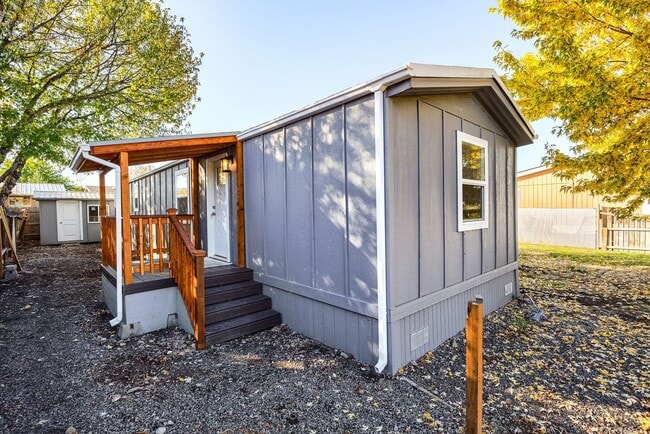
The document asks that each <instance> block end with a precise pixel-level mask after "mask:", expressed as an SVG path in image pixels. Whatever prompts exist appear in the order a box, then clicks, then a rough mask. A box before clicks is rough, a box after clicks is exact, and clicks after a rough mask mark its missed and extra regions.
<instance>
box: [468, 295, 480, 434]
mask: <svg viewBox="0 0 650 434" xmlns="http://www.w3.org/2000/svg"><path fill="white" fill-rule="evenodd" d="M465 330H466V350H465V360H466V370H465V374H466V380H465V381H466V393H467V398H466V408H467V410H466V413H465V416H466V417H465V425H466V426H465V432H466V433H467V434H480V433H481V432H482V427H483V297H481V296H476V301H470V302H469V303H467V325H466V329H465Z"/></svg>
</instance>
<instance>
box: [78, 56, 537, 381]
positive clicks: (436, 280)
mask: <svg viewBox="0 0 650 434" xmlns="http://www.w3.org/2000/svg"><path fill="white" fill-rule="evenodd" d="M533 137H534V132H533V130H532V128H531V127H530V125H529V124H528V123H527V122H526V120H525V119H524V117H523V116H522V114H521V112H520V111H519V109H518V108H517V107H516V105H515V103H514V102H513V100H512V98H511V97H510V96H509V95H508V93H507V91H506V89H505V87H504V85H503V83H502V82H501V80H500V79H499V77H498V76H497V74H496V73H495V72H494V71H493V70H491V69H482V68H463V67H448V66H435V65H421V64H410V65H407V66H405V67H403V68H401V69H399V70H396V71H393V72H391V73H388V74H385V75H383V76H381V77H378V78H376V79H374V80H372V81H370V82H368V83H365V84H362V85H359V86H356V87H354V88H351V89H348V90H346V91H343V92H341V93H338V94H335V95H333V96H331V97H329V98H326V99H324V100H321V101H318V102H315V103H314V104H311V105H309V106H307V107H305V108H303V109H301V110H298V111H295V112H292V113H289V114H287V115H285V116H282V117H280V118H277V119H274V120H272V121H269V122H267V123H264V124H262V125H259V126H257V127H254V128H251V129H249V130H246V131H244V132H241V133H217V134H212V135H210V134H204V135H194V136H179V137H166V138H150V139H133V140H122V141H113V142H102V143H94V144H88V145H85V146H84V147H82V148H80V149H79V150H78V151H77V154H76V155H75V158H74V160H73V164H72V165H73V167H74V168H75V169H76V170H78V171H92V170H103V168H104V167H111V168H114V167H119V168H121V172H122V173H126V172H127V171H128V166H129V165H135V164H145V163H152V162H158V161H170V160H174V162H172V163H170V164H168V165H167V166H164V167H162V168H160V169H158V170H157V171H154V172H152V173H150V174H147V175H145V176H143V177H141V178H138V179H136V180H133V181H132V182H131V183H130V184H129V183H128V180H126V181H125V178H124V177H122V178H121V179H122V181H121V184H120V186H119V188H118V194H119V195H120V197H121V204H122V205H121V208H120V210H121V215H123V216H129V215H130V216H131V217H130V220H129V219H126V218H121V217H120V216H119V215H118V217H117V218H116V219H114V220H110V219H108V220H107V221H110V222H111V226H110V228H109V227H108V226H107V228H109V229H111V231H112V232H109V233H107V234H106V236H104V237H103V238H102V243H103V244H102V251H103V264H104V265H103V282H104V283H103V284H104V293H105V294H108V298H110V299H111V300H120V295H119V294H122V295H123V300H124V305H125V312H133V311H134V309H133V306H131V305H130V304H129V303H131V301H130V300H129V298H128V297H133V296H134V295H137V296H138V297H139V298H138V300H139V301H138V303H139V305H140V306H142V305H145V304H146V305H147V306H148V307H149V308H150V309H149V310H148V311H147V318H153V315H155V314H156V312H157V311H159V316H160V318H156V321H155V324H154V322H152V323H151V325H150V326H143V325H142V324H140V325H134V324H130V321H131V319H129V318H130V317H129V316H128V315H127V316H124V315H122V314H121V313H120V309H118V308H115V307H113V308H111V310H112V311H114V313H115V314H116V318H114V320H113V321H112V324H114V325H115V324H118V323H120V324H121V327H122V329H124V330H127V331H128V330H144V331H146V330H151V329H153V328H154V327H159V326H158V324H163V326H164V324H165V322H166V321H167V318H168V317H169V315H171V314H172V313H173V314H174V315H178V323H179V324H191V327H190V326H187V327H188V328H190V329H191V330H192V331H193V332H194V335H195V337H196V339H197V346H199V347H202V346H203V345H205V344H206V343H207V344H209V343H210V342H218V341H220V340H222V339H227V338H231V337H234V336H237V335H241V334H239V332H237V333H235V332H234V331H232V332H230V331H227V332H225V331H224V330H226V329H227V328H228V327H231V326H232V324H234V323H232V322H233V321H234V322H235V323H236V324H238V326H237V327H239V326H242V327H244V326H243V324H248V325H247V326H246V327H247V328H246V327H244V328H242V329H241V330H244V329H245V330H244V331H248V332H250V331H253V330H259V329H261V328H263V327H268V326H270V325H272V324H273V323H276V322H277V321H279V315H277V313H278V312H279V313H280V314H281V315H282V321H283V322H285V323H286V324H287V325H288V326H289V327H291V328H292V329H294V330H297V331H299V332H300V333H303V334H305V335H307V336H309V337H312V338H314V339H317V340H319V341H321V342H323V343H325V344H327V345H329V346H332V347H334V348H339V349H341V350H343V351H345V352H347V353H349V354H351V355H353V356H354V357H356V358H357V359H359V360H361V361H363V362H367V363H371V364H373V365H375V368H376V369H377V370H378V371H388V372H396V371H397V370H398V369H399V368H400V367H401V366H403V365H405V364H406V363H408V362H409V361H411V360H415V359H417V358H418V357H419V356H421V355H423V354H424V353H425V352H427V351H429V350H431V349H433V348H435V347H436V346H438V345H439V344H440V343H441V342H443V341H444V340H445V339H447V338H449V337H451V336H453V335H454V334H456V333H457V332H459V331H460V330H462V329H463V327H464V324H465V317H466V308H467V301H469V300H472V299H474V298H475V296H476V295H479V294H480V295H482V296H483V298H484V306H485V307H484V310H485V312H486V313H489V312H491V311H493V310H495V309H497V308H499V307H500V306H503V305H504V304H506V303H507V302H508V301H510V300H511V299H512V297H513V295H514V294H515V293H516V292H517V242H516V241H517V240H516V234H517V231H516V213H515V206H516V201H515V196H516V189H515V167H516V164H515V148H516V147H517V146H521V145H525V144H529V143H531V142H532V140H533ZM104 173H105V170H104ZM186 174H187V175H186ZM102 176H103V175H102ZM116 176H118V175H117V174H116ZM118 177H119V176H118ZM100 179H101V178H100ZM170 206H171V207H172V208H176V209H178V211H172V212H171V215H170V216H169V218H167V217H165V216H160V215H152V214H162V213H164V212H165V211H166V209H167V208H169V207H170ZM175 212H177V213H178V214H187V215H186V216H185V217H184V218H185V219H187V221H191V227H192V229H191V233H188V234H185V235H182V236H180V235H179V236H178V237H177V238H178V239H182V240H184V241H183V242H182V243H180V244H179V242H176V243H175V244H171V243H170V244H167V242H166V241H165V240H164V234H166V233H167V232H166V231H168V230H169V231H171V230H172V229H173V228H177V227H179V223H178V222H177V221H176V220H177V218H176V217H175V215H174V213H175ZM138 214H142V215H138ZM148 215H149V216H148ZM115 220H117V221H115ZM172 223H174V224H173V225H172ZM120 227H121V230H122V233H123V234H127V235H124V236H123V239H128V238H129V237H131V235H132V234H138V235H137V236H135V237H133V238H132V239H136V238H137V239H141V240H143V241H142V242H133V243H128V242H126V243H116V242H115V239H116V237H118V235H116V234H115V231H114V230H115V228H120ZM163 228H164V229H163ZM174 230H175V231H177V229H174ZM157 233H159V234H160V235H159V236H155V235H156V234H157ZM147 234H148V235H147ZM170 236H171V235H170ZM158 238H160V240H161V241H160V242H157V244H156V246H153V245H150V246H149V247H145V246H144V245H143V243H146V242H147V239H149V240H157V239H158ZM183 244H184V247H183ZM120 246H121V247H122V248H123V251H122V252H120V250H119V247H120ZM116 248H117V251H116ZM197 248H198V249H202V250H201V251H197V250H196V249H197ZM183 249H185V250H183ZM183 251H184V252H185V253H182V252H183ZM156 252H159V253H156ZM203 255H204V256H205V257H206V259H205V264H208V263H210V264H211V265H210V267H212V268H210V269H209V273H208V268H207V267H208V265H205V267H206V269H205V273H206V277H205V279H203V277H202V276H203V267H204V265H203V264H204V260H203ZM135 256H137V257H139V259H138V260H137V261H135V262H134V261H133V260H132V258H133V257H135ZM181 256H182V257H184V258H186V260H187V261H188V262H186V263H187V264H188V265H186V269H185V271H184V273H185V274H182V275H186V276H190V279H189V280H188V282H190V283H191V282H193V283H191V285H194V286H192V287H191V288H190V290H187V291H180V292H179V290H178V289H177V288H176V286H175V285H177V284H178V285H179V286H178V288H180V283H178V282H176V283H175V282H174V281H173V280H172V279H170V278H169V275H167V274H166V275H164V276H162V277H161V278H158V277H156V276H159V274H155V273H154V268H155V269H156V270H161V271H164V270H165V267H166V265H165V261H169V264H172V263H173V262H174V261H173V258H176V257H181ZM121 257H123V258H124V264H126V265H125V266H124V267H123V269H124V291H122V289H121V287H120V285H121V283H119V282H120V279H119V277H120V274H119V273H117V272H116V270H118V269H120V265H118V264H119V263H118V264H116V260H114V259H111V258H121ZM187 258H190V259H187ZM143 264H149V265H147V266H146V267H145V266H144V265H143ZM147 267H151V272H148V271H147ZM227 267H230V268H227ZM196 270H199V271H198V272H197V271H196ZM220 270H221V271H220ZM224 270H225V271H224ZM241 270H246V273H249V274H246V276H247V277H245V279H254V281H255V283H254V285H257V287H259V291H260V292H262V291H263V295H262V294H259V293H255V295H254V297H256V298H255V300H256V303H258V304H259V306H260V309H264V312H266V313H259V312H258V313H255V314H252V313H251V314H247V315H248V316H246V318H250V321H253V320H255V321H258V320H259V321H262V322H258V323H257V325H255V326H253V325H251V324H252V323H249V322H247V321H249V320H248V319H245V318H244V317H241V318H234V319H228V320H225V319H224V318H225V317H223V316H221V314H219V313H218V312H223V311H224V310H225V309H226V307H224V306H223V305H220V304H219V303H217V302H216V301H214V300H216V299H215V297H216V295H215V294H217V293H218V294H222V293H223V292H224V291H226V290H227V291H231V290H232V289H233V288H234V287H233V285H240V286H241V285H244V289H245V291H244V292H246V294H249V293H250V292H251V291H253V286H252V285H253V283H251V282H250V281H246V282H243V283H241V284H239V283H237V284H235V283H233V282H234V280H233V279H234V278H233V277H232V274H233V273H239V274H241V273H242V271H241ZM138 274H139V275H138ZM208 274H211V275H212V276H213V277H214V276H215V275H216V274H219V279H221V280H220V282H221V283H224V282H225V283H227V284H226V285H225V286H224V287H209V286H210V285H213V286H214V285H216V283H215V280H214V279H216V277H214V278H213V277H208ZM156 279H158V280H156ZM204 280H205V285H203V281H204ZM138 282H139V283H138ZM197 282H199V283H197ZM221 283H220V284H221ZM165 285H166V286H165ZM188 285H189V284H188ZM203 287H205V288H203ZM224 288H225V289H224ZM238 288H239V286H238ZM204 289H205V297H204V295H203V291H204ZM163 290H164V291H168V290H169V291H172V292H173V293H174V294H176V293H182V297H183V301H184V303H181V302H177V301H174V302H173V303H171V302H170V303H168V306H167V307H165V308H159V309H156V308H155V306H156V305H155V302H156V298H155V293H154V292H153V291H163ZM237 290H238V291H239V289H237ZM254 291H257V289H254ZM115 294H117V295H115ZM147 294H149V295H150V296H149V295H147ZM170 294H171V293H170ZM193 294H198V295H196V296H195V295H193ZM263 296H266V298H267V299H268V298H270V300H271V301H272V309H271V304H270V303H267V301H268V300H266V301H265V300H263V299H262V297H263ZM146 297H148V298H147V300H148V301H147V302H146V303H145V302H143V301H142V300H144V299H145V298H146ZM170 297H171V296H170ZM241 297H244V295H242V296H241ZM171 298H173V297H171ZM171 298H170V299H171ZM244 298H245V297H244ZM210 300H213V301H210ZM238 300H239V299H238ZM242 300H243V298H242ZM134 303H135V302H134ZM225 303H226V304H227V306H231V304H232V303H235V301H232V300H231V301H227V302H225ZM228 303H230V304H228ZM237 303H239V301H237ZM241 303H243V301H242V302H241ZM262 303H264V304H262ZM116 305H117V304H116ZM183 305H184V306H185V309H186V310H187V312H185V313H184V312H183ZM204 309H205V312H206V313H205V314H204V313H202V312H203V311H204ZM276 311H277V312H276ZM251 315H252V316H251ZM208 317H209V318H210V321H214V323H211V324H208V323H207V319H208ZM142 318H144V316H143V317H142ZM204 320H205V321H204ZM133 321H144V320H143V319H140V318H138V319H136V320H133ZM274 321H275V322H274ZM204 322H205V324H204ZM226 323H228V324H226ZM217 330H219V331H218V332H217ZM229 330H230V329H229ZM211 333H212V335H211ZM215 333H216V334H218V336H217V335H216V334H215ZM127 335H128V333H127ZM215 336H216V337H215Z"/></svg>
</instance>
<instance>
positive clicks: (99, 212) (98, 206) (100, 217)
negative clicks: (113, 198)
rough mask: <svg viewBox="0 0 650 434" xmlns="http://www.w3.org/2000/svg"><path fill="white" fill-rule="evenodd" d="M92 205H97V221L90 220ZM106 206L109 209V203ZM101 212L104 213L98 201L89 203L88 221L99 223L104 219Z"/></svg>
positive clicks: (87, 206) (87, 208)
mask: <svg viewBox="0 0 650 434" xmlns="http://www.w3.org/2000/svg"><path fill="white" fill-rule="evenodd" d="M91 206H96V207H97V221H96V222H92V221H90V207H91ZM106 207H107V208H106V209H107V210H108V205H106ZM101 214H102V213H101V209H100V205H99V204H98V203H89V204H87V205H86V221H87V222H88V223H89V224H99V223H100V222H101V221H102V215H101Z"/></svg>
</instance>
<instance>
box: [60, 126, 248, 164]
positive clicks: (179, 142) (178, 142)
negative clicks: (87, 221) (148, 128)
mask: <svg viewBox="0 0 650 434" xmlns="http://www.w3.org/2000/svg"><path fill="white" fill-rule="evenodd" d="M236 143H237V133H236V132H226V133H209V134H192V135H186V136H165V137H148V138H137V139H125V140H111V141H106V142H90V143H87V144H85V145H81V146H80V147H79V148H77V151H76V152H75V155H74V157H73V158H72V163H71V164H70V167H71V168H72V169H73V170H74V171H75V172H93V171H96V170H104V168H105V167H104V166H102V165H100V164H98V163H96V162H94V161H90V160H88V159H86V158H85V157H84V155H83V153H84V152H88V153H89V154H90V155H92V156H95V157H98V158H101V159H103V160H106V161H110V162H112V163H116V164H117V163H118V160H119V155H120V153H121V152H126V153H128V155H129V166H135V165H138V164H150V163H157V162H160V161H169V160H179V159H184V158H196V157H200V156H202V155H206V154H209V153H212V152H216V151H218V150H220V149H222V148H225V147H228V146H232V145H235V144H236Z"/></svg>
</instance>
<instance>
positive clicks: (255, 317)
mask: <svg viewBox="0 0 650 434" xmlns="http://www.w3.org/2000/svg"><path fill="white" fill-rule="evenodd" d="M276 315H277V316H278V317H280V313H279V312H276V311H274V310H273V309H266V310H262V311H259V312H254V313H249V314H247V315H242V316H238V317H235V318H231V319H229V320H226V321H220V322H217V323H214V324H210V325H209V326H206V327H205V334H206V336H207V335H209V334H213V333H219V332H222V331H225V330H228V329H232V328H235V327H239V326H243V325H246V324H250V323H253V322H256V321H261V320H264V319H268V318H271V317H273V316H276ZM278 324H279V322H278Z"/></svg>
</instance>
